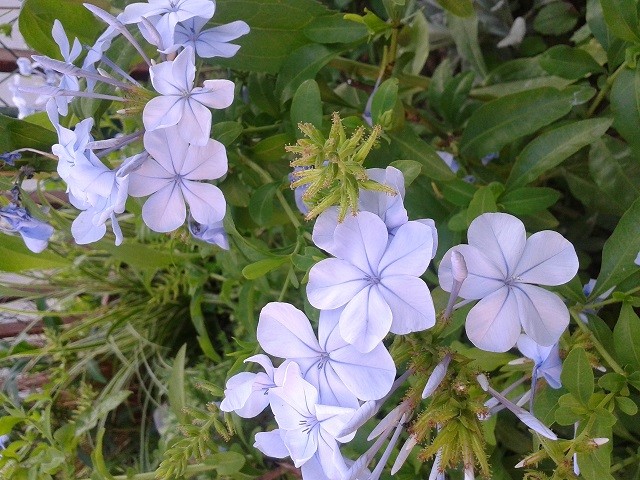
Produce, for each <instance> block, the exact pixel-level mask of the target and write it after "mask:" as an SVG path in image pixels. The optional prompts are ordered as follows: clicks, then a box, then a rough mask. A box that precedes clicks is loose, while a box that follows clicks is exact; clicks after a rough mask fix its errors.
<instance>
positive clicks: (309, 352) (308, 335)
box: [257, 302, 321, 359]
mask: <svg viewBox="0 0 640 480" xmlns="http://www.w3.org/2000/svg"><path fill="white" fill-rule="evenodd" d="M257 336H258V342H259V343H260V346H261V347H262V349H263V350H264V351H265V352H267V353H268V354H270V355H273V356H275V357H280V358H291V359H295V358H304V357H310V358H317V357H318V356H319V355H320V353H321V349H320V345H319V344H318V340H316V336H315V334H314V333H313V329H312V328H311V324H310V323H309V319H308V318H307V316H306V315H305V314H304V313H303V312H301V311H300V310H298V309H297V308H296V307H294V306H293V305H290V304H288V303H282V302H271V303H268V304H266V305H265V306H264V307H263V308H262V311H261V312H260V318H259V320H258V333H257Z"/></svg>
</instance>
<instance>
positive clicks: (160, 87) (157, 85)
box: [149, 62, 193, 96]
mask: <svg viewBox="0 0 640 480" xmlns="http://www.w3.org/2000/svg"><path fill="white" fill-rule="evenodd" d="M172 65H173V62H161V63H158V64H156V65H153V66H152V67H149V77H150V78H151V84H152V85H153V88H154V89H155V90H156V92H158V93H159V94H160V95H172V96H179V95H182V94H183V93H184V91H185V89H184V88H183V86H182V85H180V83H179V82H178V81H176V80H175V79H174V78H173V67H172ZM191 87H193V85H191V86H190V87H189V88H187V89H186V90H191Z"/></svg>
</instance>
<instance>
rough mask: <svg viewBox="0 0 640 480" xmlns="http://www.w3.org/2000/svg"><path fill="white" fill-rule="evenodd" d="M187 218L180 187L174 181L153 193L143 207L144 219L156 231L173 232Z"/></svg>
mask: <svg viewBox="0 0 640 480" xmlns="http://www.w3.org/2000/svg"><path fill="white" fill-rule="evenodd" d="M186 218H187V209H186V207H185V205H184V199H183V198H182V193H180V188H179V187H178V185H177V184H176V183H175V182H172V183H170V184H168V185H166V186H165V187H163V188H161V189H160V190H158V191H157V192H156V193H154V194H153V195H151V196H150V197H149V198H148V199H147V201H146V202H145V204H144V205H143V207H142V219H143V220H144V223H146V224H147V226H148V227H149V228H150V229H151V230H153V231H155V232H172V231H173V230H175V229H176V228H178V227H179V226H180V225H182V224H183V223H184V221H185V219H186Z"/></svg>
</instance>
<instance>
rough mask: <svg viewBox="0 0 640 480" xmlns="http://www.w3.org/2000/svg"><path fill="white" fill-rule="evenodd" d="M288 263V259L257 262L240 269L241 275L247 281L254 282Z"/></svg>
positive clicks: (267, 259)
mask: <svg viewBox="0 0 640 480" xmlns="http://www.w3.org/2000/svg"><path fill="white" fill-rule="evenodd" d="M288 261H289V257H276V258H265V259H263V260H258V261H257V262H254V263H250V264H249V265H247V266H246V267H244V268H243V269H242V275H243V276H244V278H246V279H247V280H255V279H256V278H260V277H262V276H264V275H266V274H267V273H269V272H270V271H272V270H275V269H276V268H280V267H281V266H282V265H284V264H285V263H287V262H288Z"/></svg>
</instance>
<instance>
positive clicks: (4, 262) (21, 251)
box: [0, 234, 71, 272]
mask: <svg viewBox="0 0 640 480" xmlns="http://www.w3.org/2000/svg"><path fill="white" fill-rule="evenodd" d="M70 261H71V259H67V258H64V257H61V256H59V255H57V254H54V253H52V252H49V251H47V250H45V251H44V252H41V253H33V252H32V251H30V250H29V249H28V248H27V247H26V246H25V245H24V242H23V241H22V238H21V237H18V236H10V235H5V234H2V235H1V236H0V271H2V272H24V271H27V270H35V269H38V270H47V269H51V268H60V267H65V266H68V265H69V264H70Z"/></svg>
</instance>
